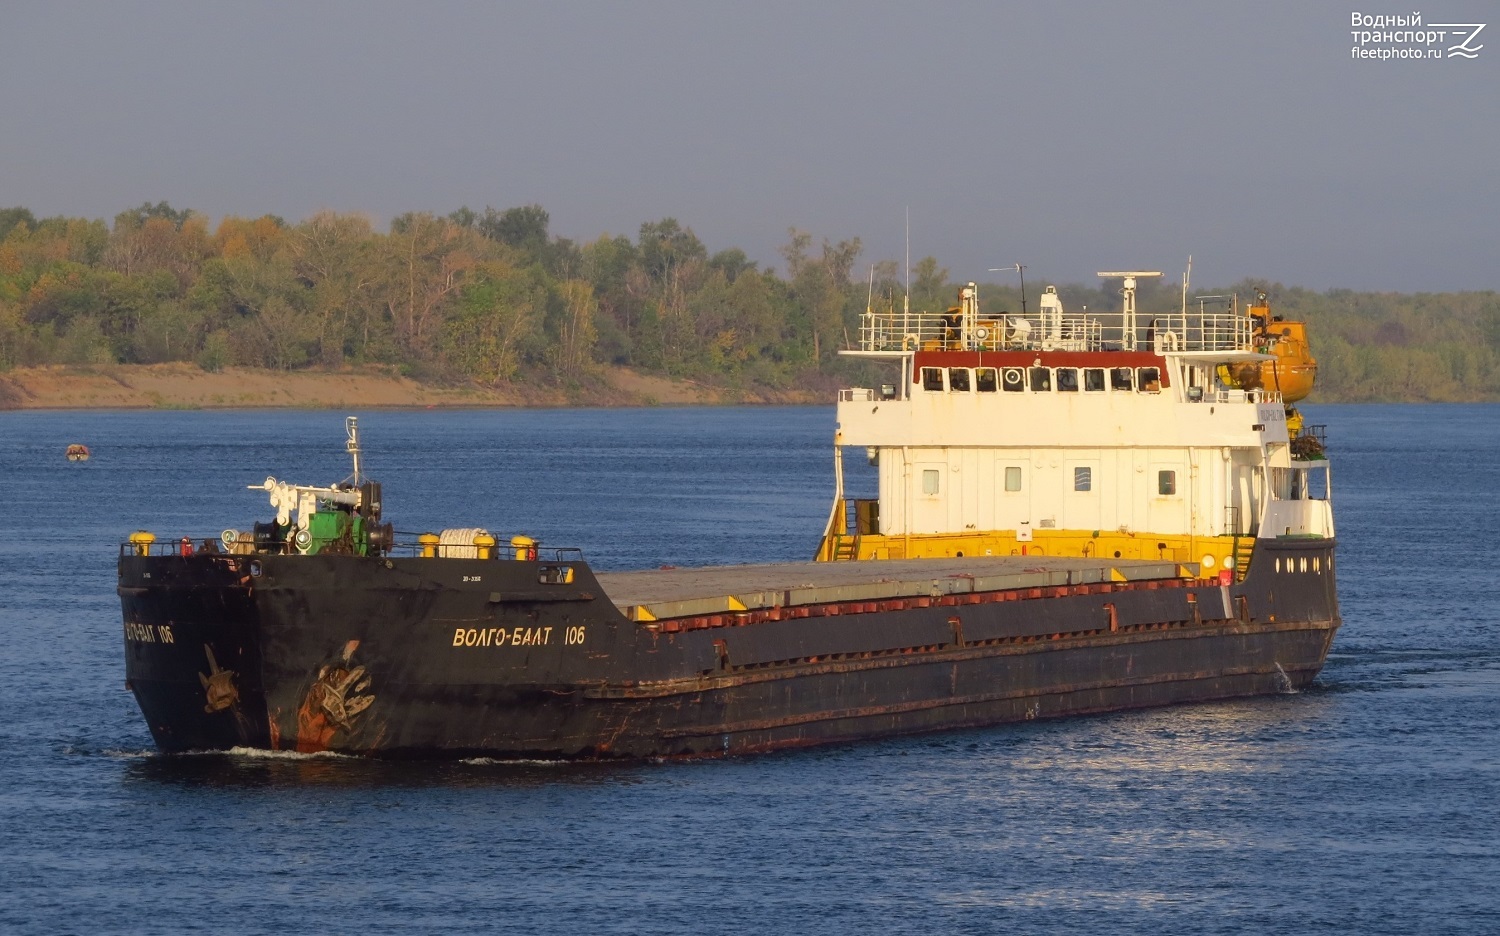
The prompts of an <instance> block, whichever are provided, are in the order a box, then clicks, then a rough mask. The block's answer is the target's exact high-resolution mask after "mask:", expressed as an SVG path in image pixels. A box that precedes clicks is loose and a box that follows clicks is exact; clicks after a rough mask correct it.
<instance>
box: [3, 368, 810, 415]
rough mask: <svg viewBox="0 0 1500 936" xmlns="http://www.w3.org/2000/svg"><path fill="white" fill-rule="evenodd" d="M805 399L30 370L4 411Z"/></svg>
mask: <svg viewBox="0 0 1500 936" xmlns="http://www.w3.org/2000/svg"><path fill="white" fill-rule="evenodd" d="M821 402H827V399H825V398H823V395H820V394H814V393H809V392H805V391H766V390H760V391H748V392H736V391H729V390H723V389H719V388H714V387H707V386H703V385H700V384H695V383H692V382H690V381H685V380H669V379H667V378H663V377H657V376H653V375H650V374H642V373H640V372H638V371H633V370H630V369H629V368H624V367H610V368H605V369H604V370H602V371H601V372H600V373H599V374H598V376H597V377H596V378H595V379H594V380H593V381H591V382H590V383H589V384H588V385H586V386H583V387H581V388H579V389H576V390H573V391H565V390H559V389H556V388H551V387H540V386H533V385H524V384H513V385H509V386H506V387H504V388H489V387H478V386H459V387H439V386H433V385H429V384H422V383H418V382H416V381H414V380H411V379H408V378H406V377H402V376H400V375H398V374H395V373H393V372H389V371H386V370H381V369H363V370H341V371H290V372H284V371H271V370H257V369H253V368H241V367H229V368H225V369H224V370H223V371H220V372H217V373H209V372H208V371H205V370H202V369H201V368H199V367H197V366H196V365H193V364H136V365H118V366H111V367H88V368H85V367H31V368H18V369H16V370H13V371H8V372H6V373H0V409H234V408H257V407H300V408H305V409H342V408H369V407H382V406H390V407H490V406H658V405H667V406H673V405H676V406H681V405H719V404H731V403H821Z"/></svg>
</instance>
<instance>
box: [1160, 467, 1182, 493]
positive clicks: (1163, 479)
mask: <svg viewBox="0 0 1500 936" xmlns="http://www.w3.org/2000/svg"><path fill="white" fill-rule="evenodd" d="M1156 493H1157V494H1160V495H1161V496H1162V497H1175V496H1176V495H1177V472H1175V471H1158V472H1157V473H1156Z"/></svg>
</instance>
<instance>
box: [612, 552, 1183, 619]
mask: <svg viewBox="0 0 1500 936" xmlns="http://www.w3.org/2000/svg"><path fill="white" fill-rule="evenodd" d="M1184 574H1185V570H1183V569H1182V568H1181V567H1179V566H1178V565H1177V563H1175V562H1158V561H1147V560H1138V559H1107V560H1106V559H1097V558H1093V559H1075V558H1063V557H1056V556H973V557H967V556H966V557H960V558H945V559H874V560H863V561H857V562H787V563H775V564H767V565H739V566H707V567H702V568H674V569H650V570H644V571H639V572H601V573H598V574H597V578H598V580H599V583H600V584H601V585H602V586H604V591H605V594H607V595H608V596H609V598H610V600H611V601H613V602H614V604H615V605H616V607H618V608H619V609H620V610H621V611H622V612H623V613H624V614H625V615H626V616H627V617H630V618H632V619H634V620H646V621H649V620H656V619H660V618H674V617H691V616H694V615H701V614H719V613H725V612H734V611H747V610H752V609H755V608H772V607H790V606H794V605H804V604H818V603H822V602H835V601H877V600H881V599H885V598H898V597H911V596H919V595H927V596H932V597H937V596H941V595H952V594H964V593H968V592H985V591H1002V590H1006V589H1012V588H1039V587H1046V586H1055V585H1087V584H1092V583H1095V582H1129V581H1142V580H1146V579H1175V578H1179V577H1182V576H1183V575H1184Z"/></svg>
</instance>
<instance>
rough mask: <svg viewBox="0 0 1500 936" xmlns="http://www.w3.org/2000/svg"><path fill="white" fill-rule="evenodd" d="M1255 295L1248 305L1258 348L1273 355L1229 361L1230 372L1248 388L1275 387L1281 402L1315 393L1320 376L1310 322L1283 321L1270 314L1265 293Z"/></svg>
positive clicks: (1288, 401) (1294, 400)
mask: <svg viewBox="0 0 1500 936" xmlns="http://www.w3.org/2000/svg"><path fill="white" fill-rule="evenodd" d="M1255 298H1256V304H1255V305H1252V306H1251V307H1250V308H1249V313H1250V317H1251V318H1252V319H1254V321H1255V350H1257V351H1259V352H1260V353H1262V354H1269V355H1271V356H1272V358H1271V360H1269V361H1259V362H1252V363H1244V364H1233V365H1230V366H1229V367H1228V368H1227V370H1228V372H1229V373H1228V375H1227V376H1228V377H1229V378H1230V380H1231V382H1233V383H1234V384H1235V385H1236V386H1239V387H1243V388H1245V389H1246V390H1256V389H1259V388H1265V389H1268V390H1276V391H1279V392H1280V393H1281V399H1282V402H1284V403H1288V404H1290V403H1296V402H1297V401H1298V400H1301V399H1305V398H1306V397H1307V395H1308V394H1309V393H1312V389H1313V383H1314V382H1315V381H1317V379H1318V359H1317V358H1315V357H1313V353H1312V346H1311V345H1310V344H1308V342H1307V323H1305V322H1284V321H1282V320H1281V319H1279V318H1276V317H1274V316H1272V315H1271V306H1270V303H1268V302H1267V301H1266V295H1265V293H1259V294H1257V295H1256V297H1255Z"/></svg>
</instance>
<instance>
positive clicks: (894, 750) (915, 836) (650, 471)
mask: <svg viewBox="0 0 1500 936" xmlns="http://www.w3.org/2000/svg"><path fill="white" fill-rule="evenodd" d="M1308 411H1309V413H1310V415H1311V416H1312V419H1313V421H1315V422H1326V423H1327V424H1328V426H1329V441H1330V446H1331V452H1332V456H1333V459H1334V468H1333V488H1334V500H1335V512H1336V517H1337V522H1338V526H1339V534H1340V547H1339V548H1340V550H1341V552H1340V559H1339V575H1340V582H1339V588H1340V598H1341V601H1342V607H1343V614H1344V627H1343V629H1342V630H1341V631H1340V632H1339V634H1338V637H1337V638H1336V640H1335V642H1334V647H1333V652H1332V654H1331V656H1330V658H1329V661H1328V665H1327V667H1326V669H1325V670H1324V671H1323V674H1322V676H1321V677H1320V678H1319V679H1318V681H1317V683H1316V684H1315V685H1314V687H1312V688H1311V689H1309V690H1307V691H1304V692H1302V693H1300V694H1296V695H1284V696H1276V697H1270V698H1260V699H1252V700H1244V701H1233V702H1224V703H1215V704H1205V705H1194V706H1183V707H1177V708H1171V709H1161V710H1152V711H1145V712H1136V713H1126V714H1117V715H1109V716H1099V717H1089V718H1073V719H1065V720H1058V721H1043V722H1032V723H1027V724H1022V725H1012V726H1003V727H997V728H992V729H986V730H978V731H963V732H954V733H948V734H940V735H930V736H922V737H911V738H901V739H894V740H886V741H877V742H872V743H865V744H858V745H847V746H837V747H831V748H826V749H820V750H812V751H800V752H793V753H784V754H774V755H766V756H758V757H747V758H742V759H733V760H723V761H707V762H693V763H649V764H637V765H623V766H622V765H610V766H564V765H557V764H495V763H448V764H386V763H370V762H364V761H360V760H355V759H350V758H338V757H295V756H286V755H278V756H268V755H267V756H225V755H189V756H182V757H162V756H159V755H156V754H154V753H153V749H152V746H151V742H150V738H149V736H148V734H147V732H146V728H145V725H144V723H143V721H142V720H141V717H140V714H139V712H138V710H137V709H136V706H135V703H134V700H133V698H132V697H131V696H130V694H129V693H128V692H126V691H125V689H124V684H123V682H124V673H123V659H122V653H123V650H122V639H121V631H120V616H119V610H120V609H119V602H118V599H117V598H116V597H115V593H114V586H115V582H114V574H115V573H114V558H115V555H116V544H117V543H118V542H119V541H120V540H121V539H123V538H124V537H125V535H126V534H128V533H129V532H130V531H131V530H133V529H137V528H140V527H145V528H149V529H152V530H154V531H155V532H157V533H158V534H159V535H163V536H166V535H180V534H182V533H190V534H192V535H194V536H197V537H202V536H212V535H216V534H217V533H218V531H219V530H221V529H223V528H224V527H226V526H239V527H241V528H243V526H244V525H245V524H246V522H248V521H249V520H251V519H255V518H259V517H260V516H261V515H262V514H264V513H265V511H266V507H265V501H264V497H265V495H264V494H263V493H261V492H252V491H247V490H245V486H246V485H248V484H255V483H259V482H260V481H261V480H263V479H264V477H265V476H266V475H267V474H274V475H276V476H277V477H279V478H283V479H286V480H295V481H300V482H303V483H316V484H326V483H330V482H332V481H336V480H339V479H341V478H343V477H344V476H345V475H346V474H347V473H348V467H347V460H346V456H345V455H344V453H343V449H342V446H343V435H342V425H341V416H342V414H340V413H330V412H288V411H279V412H267V411H249V412H126V413H107V412H68V413H39V412H20V413H16V412H11V413H0V641H3V644H0V756H3V761H0V931H3V932H6V933H38V934H41V933H45V934H52V933H64V932H75V933H112V932H121V933H164V932H214V933H262V932H264V933H271V932H308V931H319V932H339V933H353V932H359V933H386V932H397V931H400V932H423V931H433V932H454V931H469V930H474V929H479V928H485V929H491V928H493V929H506V930H514V931H517V932H542V933H553V932H556V933H581V932H597V933H637V932H663V933H694V934H697V933H718V932H746V931H756V932H761V931H765V932H792V933H819V934H825V933H867V932H878V933H989V932H1034V933H1060V934H1069V936H1074V934H1077V933H1080V932H1108V931H1122V932H1150V933H1153V934H1169V933H1193V934H1197V933H1239V932H1254V933H1306V932H1339V933H1345V932H1358V933H1407V932H1412V931H1421V932H1424V933H1445V932H1452V933H1473V932H1485V931H1489V932H1496V931H1500V612H1497V610H1496V595H1497V593H1500V575H1497V572H1496V566H1497V549H1496V546H1495V532H1496V529H1497V528H1500V506H1497V505H1500V499H1497V494H1496V492H1497V490H1500V406H1337V407H1335V406H1327V407H1309V408H1308ZM832 423H833V414H832V410H831V409H830V408H821V407H808V408H732V409H649V410H609V411H600V410H593V411H591V410H576V411H564V410H555V411H554V410H539V411H519V412H518V411H500V412H496V411H466V412H450V411H423V412H371V413H364V414H361V429H362V432H363V435H364V438H365V449H366V455H365V468H366V470H367V471H368V473H369V474H371V475H372V476H374V477H376V478H378V479H380V480H381V481H382V482H383V483H384V485H385V498H384V499H385V505H386V515H387V519H391V520H393V521H394V522H395V524H396V526H397V528H398V529H404V530H424V529H429V528H434V527H444V526H454V527H461V526H480V525H483V526H487V527H489V528H490V529H491V530H495V531H497V532H502V533H503V534H505V535H507V536H508V535H509V534H510V533H512V532H527V533H530V534H532V535H534V536H537V537H539V538H540V539H542V540H543V542H544V543H546V544H551V545H558V546H579V547H581V548H583V550H584V551H585V554H586V555H587V556H588V557H589V558H590V560H591V561H593V562H594V563H595V565H596V566H598V567H599V568H604V569H626V568H640V567H650V566H656V565H661V564H674V565H694V564H712V563H726V562H754V561H776V560H787V559H801V558H806V557H808V556H809V555H810V553H811V552H812V550H813V548H814V546H815V543H816V539H817V536H818V534H819V533H820V532H821V530H822V528H823V523H824V521H825V519H826V517H827V512H828V508H829V498H830V488H831V477H832V470H831V444H832V433H833V425H832ZM70 442H85V443H87V444H88V445H89V446H90V447H91V448H92V449H93V451H94V457H93V459H92V460H90V461H89V462H87V463H79V464H72V463H68V462H67V461H65V460H64V459H63V449H64V448H65V447H66V446H67V445H68V443H70ZM854 461H856V459H853V458H851V459H850V462H851V464H850V468H851V474H852V475H853V478H852V483H853V484H855V485H860V484H868V483H869V473H868V471H863V472H861V471H858V470H854V469H855V467H856V466H854V465H853V464H852V463H853V462H854Z"/></svg>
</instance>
